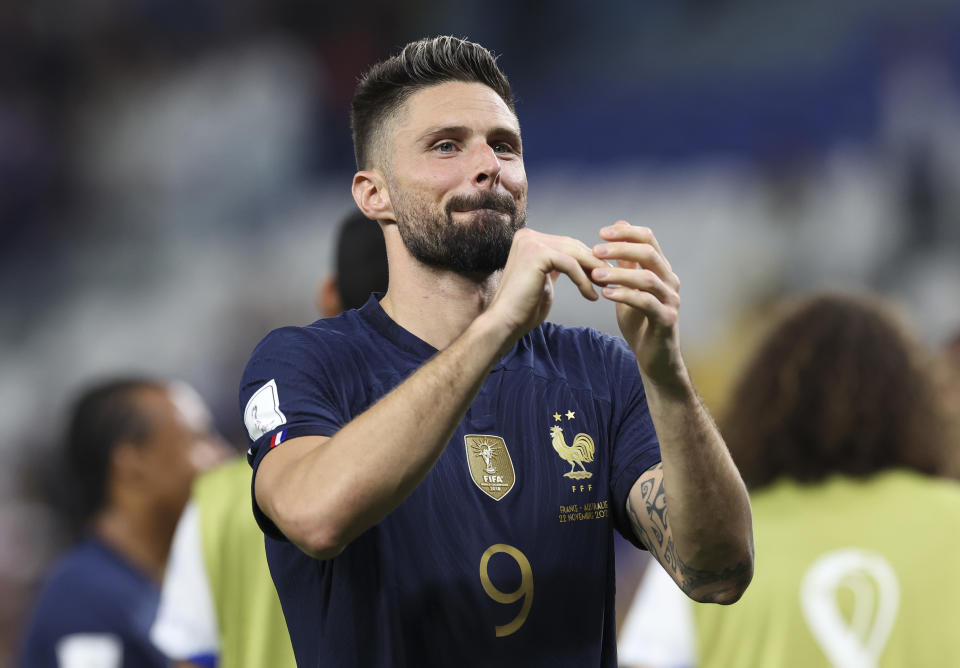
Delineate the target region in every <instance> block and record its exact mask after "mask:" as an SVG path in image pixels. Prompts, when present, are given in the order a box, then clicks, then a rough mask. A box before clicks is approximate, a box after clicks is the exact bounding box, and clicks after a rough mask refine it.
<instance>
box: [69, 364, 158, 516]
mask: <svg viewBox="0 0 960 668" xmlns="http://www.w3.org/2000/svg"><path fill="white" fill-rule="evenodd" d="M166 388H167V385H166V384H165V383H162V382H160V381H157V380H154V379H150V378H114V379H110V380H106V381H103V382H100V383H98V384H96V385H94V386H92V387H90V388H88V389H86V390H85V391H83V392H82V393H80V395H79V396H78V397H77V399H76V400H75V402H74V404H73V408H72V410H71V414H70V421H69V425H68V427H67V436H66V443H65V444H64V450H65V452H64V458H63V465H64V467H65V471H64V474H65V475H66V476H67V477H66V482H68V483H69V490H68V494H67V495H66V497H65V498H66V499H69V501H70V503H71V506H70V507H69V508H68V509H67V510H68V515H69V517H68V519H69V521H70V523H71V524H72V525H73V528H74V529H75V530H78V531H79V530H82V529H84V528H86V526H87V525H88V524H89V522H90V520H91V519H92V518H93V517H94V516H95V515H96V514H97V513H98V512H99V511H100V510H102V509H103V507H104V505H105V504H106V502H107V498H106V497H107V488H108V486H109V479H108V477H109V472H110V459H111V457H112V455H113V451H114V450H115V449H116V447H117V445H119V444H120V443H123V442H128V443H133V444H140V443H143V442H145V441H146V440H147V439H149V437H150V435H151V433H152V432H153V428H154V425H153V423H152V421H151V420H150V418H149V416H148V415H147V414H146V413H145V411H144V410H143V407H142V405H141V404H140V402H139V401H138V400H137V395H138V394H139V393H141V392H142V391H144V390H166Z"/></svg>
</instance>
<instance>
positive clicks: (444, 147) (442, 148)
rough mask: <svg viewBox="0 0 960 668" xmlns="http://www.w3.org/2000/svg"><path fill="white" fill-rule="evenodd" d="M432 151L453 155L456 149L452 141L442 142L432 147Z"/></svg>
mask: <svg viewBox="0 0 960 668" xmlns="http://www.w3.org/2000/svg"><path fill="white" fill-rule="evenodd" d="M433 148H434V150H436V151H439V152H440V153H453V151H454V150H455V149H456V148H457V147H456V146H454V144H453V142H452V141H443V142H440V143H439V144H437V145H436V146H434V147H433Z"/></svg>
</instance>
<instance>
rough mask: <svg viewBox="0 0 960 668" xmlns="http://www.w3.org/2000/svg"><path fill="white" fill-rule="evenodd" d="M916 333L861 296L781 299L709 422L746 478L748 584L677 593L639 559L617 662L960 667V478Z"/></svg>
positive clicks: (812, 667)
mask: <svg viewBox="0 0 960 668" xmlns="http://www.w3.org/2000/svg"><path fill="white" fill-rule="evenodd" d="M927 364H928V360H927V359H926V355H925V353H924V352H922V350H921V348H920V347H919V346H918V345H917V344H916V343H915V342H914V341H913V340H912V339H911V338H910V336H909V335H908V333H907V332H906V330H905V329H904V328H903V326H902V325H901V324H900V322H899V321H898V320H897V319H896V318H895V317H894V316H893V315H892V314H891V312H890V310H889V308H888V307H887V306H886V305H884V304H882V303H880V302H878V301H877V300H875V299H873V298H865V297H855V296H850V295H838V294H818V295H815V296H812V297H808V298H806V299H804V300H802V301H801V302H799V303H797V304H794V305H792V307H791V308H789V310H788V311H787V312H786V313H785V314H783V315H782V317H781V318H780V319H779V320H778V321H777V322H776V324H775V325H774V326H773V327H772V329H771V330H770V331H769V332H768V333H767V335H766V337H765V338H764V339H763V340H762V341H761V343H760V345H759V346H758V349H757V350H756V352H755V354H754V355H753V357H752V360H751V361H750V362H749V363H748V364H747V366H746V368H745V369H744V371H743V373H742V375H741V376H740V378H739V382H737V383H736V384H735V389H734V392H733V395H732V396H731V400H730V402H729V409H728V411H727V413H726V415H725V418H724V419H723V420H722V421H721V424H720V426H721V432H722V433H723V435H724V437H725V438H726V442H727V444H728V446H729V448H730V450H731V453H732V455H733V458H734V461H735V462H736V464H737V466H738V467H739V469H740V471H741V473H742V474H743V478H744V481H745V482H746V483H747V485H748V487H749V488H750V490H751V504H752V507H753V517H754V532H755V540H756V553H757V561H756V570H755V574H754V578H753V583H752V584H751V586H750V588H749V589H748V590H747V592H746V593H745V594H744V596H743V598H742V599H741V600H740V601H739V602H737V603H736V604H735V605H733V606H729V607H719V606H705V605H699V604H695V603H693V602H691V601H689V600H686V599H685V598H684V597H682V596H680V597H677V596H674V590H675V589H676V588H675V587H673V586H672V583H671V582H670V578H669V577H668V576H667V575H666V574H664V573H662V569H661V568H660V567H659V566H658V565H657V564H651V566H650V567H649V568H648V569H647V572H646V573H645V575H644V579H643V581H642V583H641V585H640V588H639V589H638V593H637V595H636V598H635V599H634V602H633V604H632V606H631V609H630V611H629V613H628V615H627V617H626V619H625V621H624V625H623V629H622V630H621V634H620V641H619V647H618V652H619V661H620V665H621V666H632V667H641V666H643V667H648V668H653V667H666V666H670V667H671V668H677V667H679V666H694V665H696V666H700V667H701V668H709V667H711V666H723V667H729V666H737V667H738V668H749V667H751V666H764V667H765V666H777V667H790V666H802V667H803V668H815V667H818V666H844V667H846V666H858V667H863V668H868V667H879V668H891V667H895V666H904V667H906V666H960V643H958V642H957V639H956V622H957V614H956V612H955V601H956V600H958V599H960V562H957V561H956V559H955V558H954V555H956V554H958V553H960V531H957V530H956V527H957V526H960V484H958V483H957V482H956V481H954V480H948V479H945V478H938V477H936V476H935V474H937V473H939V472H940V471H942V470H943V468H942V467H943V466H944V465H945V462H946V459H947V457H948V448H947V444H946V442H945V441H944V434H946V433H947V430H946V425H947V422H946V414H945V412H944V411H943V409H942V408H941V403H940V397H938V395H937V391H936V389H935V385H934V383H933V381H932V378H931V376H930V374H929V373H928V369H927V368H926V365H927Z"/></svg>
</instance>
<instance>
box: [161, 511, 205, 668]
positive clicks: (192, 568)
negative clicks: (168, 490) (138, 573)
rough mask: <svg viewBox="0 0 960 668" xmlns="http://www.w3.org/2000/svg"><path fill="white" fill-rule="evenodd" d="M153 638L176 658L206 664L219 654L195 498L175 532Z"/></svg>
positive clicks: (168, 653) (163, 649)
mask: <svg viewBox="0 0 960 668" xmlns="http://www.w3.org/2000/svg"><path fill="white" fill-rule="evenodd" d="M150 639H151V640H152V641H153V644H155V645H156V646H157V647H158V648H159V649H160V651H162V652H163V653H164V654H166V655H167V656H168V657H170V658H171V659H174V660H177V661H191V662H193V663H196V664H198V665H207V664H209V663H210V661H211V660H214V659H215V658H216V657H217V656H218V655H219V653H220V642H219V638H218V631H217V618H216V612H214V605H213V596H212V595H211V593H210V582H209V580H208V578H207V571H206V568H205V567H204V560H203V545H202V541H201V538H200V524H199V517H198V513H197V506H196V504H195V503H194V502H193V501H191V502H190V503H188V504H187V507H186V508H185V509H184V511H183V514H182V515H181V516H180V521H179V522H178V523H177V529H176V532H175V533H174V535H173V544H172V545H171V547H170V558H169V559H168V561H167V569H166V572H165V573H164V576H163V586H162V588H161V590H160V606H159V608H158V609H157V618H156V620H155V621H154V623H153V627H152V628H151V629H150Z"/></svg>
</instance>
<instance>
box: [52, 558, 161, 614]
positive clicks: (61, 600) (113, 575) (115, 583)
mask: <svg viewBox="0 0 960 668" xmlns="http://www.w3.org/2000/svg"><path fill="white" fill-rule="evenodd" d="M157 596H159V591H158V589H157V587H155V586H154V585H152V583H150V581H149V580H148V579H147V577H146V576H145V575H143V574H139V573H137V572H136V571H135V570H134V569H133V567H132V566H130V565H128V564H126V563H125V562H124V561H123V560H122V559H121V558H120V557H119V556H116V555H113V554H110V553H109V551H108V549H107V548H105V547H104V546H102V545H100V544H98V543H97V542H96V541H93V540H86V541H84V542H82V543H80V544H79V545H77V546H75V547H73V548H71V549H70V550H69V551H68V552H67V553H65V554H64V555H63V556H62V557H61V558H60V559H59V560H58V561H57V562H56V563H55V564H54V566H53V568H52V569H51V571H50V574H49V575H48V577H47V579H46V581H45V582H44V585H43V587H42V588H41V590H40V593H39V595H38V597H37V603H36V609H35V617H36V619H37V620H38V621H41V622H44V623H48V624H53V625H54V626H62V627H64V628H70V627H71V626H72V625H74V624H79V625H80V626H81V627H82V626H84V625H86V624H87V623H89V622H91V621H92V620H95V619H98V618H104V617H111V618H112V617H114V616H116V615H117V614H120V615H122V614H124V613H123V611H124V610H133V609H135V608H138V607H140V606H141V605H142V604H146V605H148V606H149V605H153V604H155V602H156V599H157Z"/></svg>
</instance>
